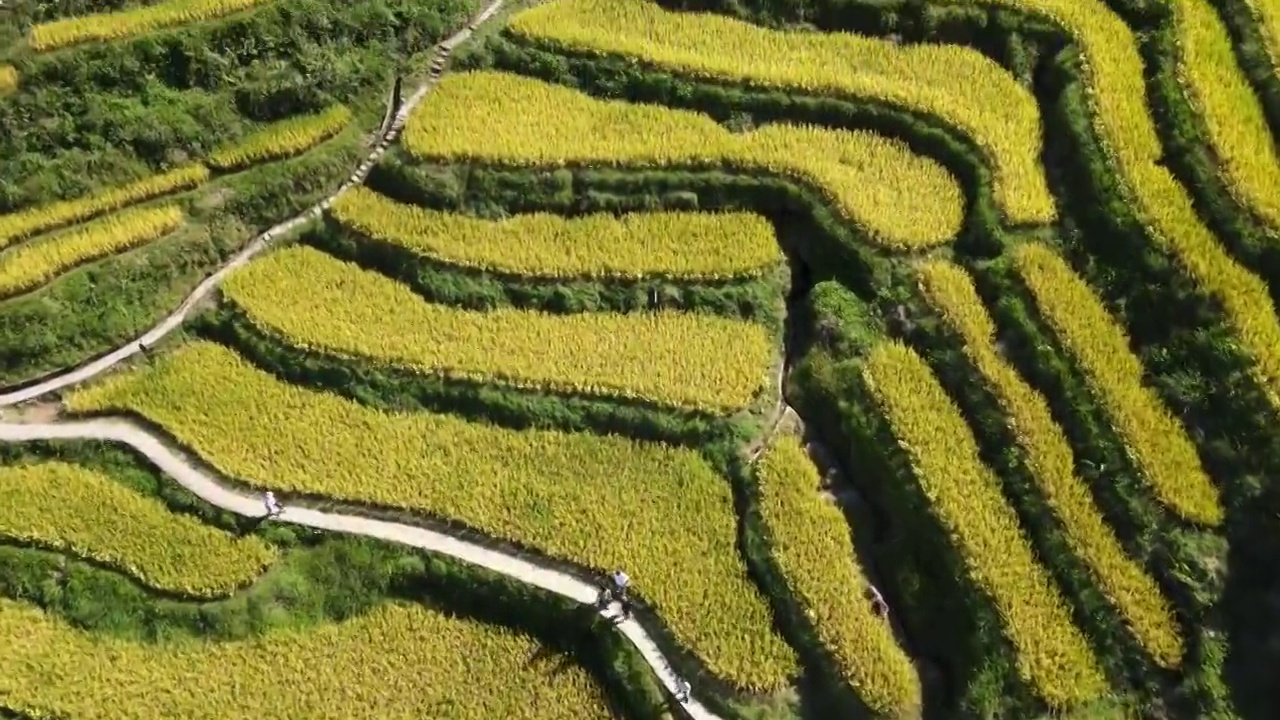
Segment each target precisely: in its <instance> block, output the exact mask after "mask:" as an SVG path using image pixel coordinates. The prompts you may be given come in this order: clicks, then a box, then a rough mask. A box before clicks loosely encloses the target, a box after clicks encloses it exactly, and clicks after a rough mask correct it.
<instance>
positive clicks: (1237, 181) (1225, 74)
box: [1169, 0, 1280, 229]
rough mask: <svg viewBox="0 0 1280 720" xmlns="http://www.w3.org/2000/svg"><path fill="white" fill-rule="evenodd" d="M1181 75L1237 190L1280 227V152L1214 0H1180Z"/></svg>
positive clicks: (1230, 185)
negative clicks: (1237, 58)
mask: <svg viewBox="0 0 1280 720" xmlns="http://www.w3.org/2000/svg"><path fill="white" fill-rule="evenodd" d="M1169 7H1170V9H1171V10H1173V14H1174V17H1175V19H1176V25H1175V27H1176V29H1177V36H1178V48H1179V50H1180V52H1179V54H1178V78H1179V79H1180V80H1181V81H1182V85H1183V86H1184V87H1185V88H1186V90H1187V94H1188V97H1189V99H1190V100H1191V101H1192V104H1193V105H1195V106H1196V109H1197V110H1198V111H1199V112H1198V113H1197V114H1198V115H1199V116H1200V118H1201V119H1202V120H1203V122H1204V124H1205V129H1206V130H1207V133H1208V136H1207V139H1208V141H1209V144H1210V145H1212V147H1213V154H1214V155H1215V157H1216V159H1217V162H1218V164H1219V166H1220V168H1221V170H1222V173H1223V175H1224V176H1225V179H1226V181H1227V182H1226V185H1227V187H1228V188H1229V189H1230V190H1231V192H1232V194H1233V195H1235V196H1236V198H1237V199H1238V200H1239V201H1240V202H1241V203H1242V204H1244V205H1246V206H1248V207H1250V208H1253V209H1254V210H1255V211H1257V212H1258V214H1259V215H1261V216H1262V218H1263V219H1264V220H1265V221H1266V222H1267V223H1268V224H1270V225H1271V227H1272V228H1277V229H1280V198H1278V197H1276V193H1275V188H1276V187H1280V156H1277V153H1276V148H1275V144H1274V143H1273V142H1272V140H1271V131H1270V129H1269V128H1268V127H1267V120H1266V117H1265V116H1264V115H1263V112H1262V103H1260V102H1259V101H1258V97H1257V96H1256V95H1254V92H1253V87H1252V86H1250V85H1249V80H1248V78H1246V77H1245V75H1244V72H1243V71H1242V70H1241V69H1240V65H1239V63H1237V62H1236V55H1235V49H1234V48H1233V47H1232V41H1231V35H1230V34H1229V33H1228V31H1227V27H1226V25H1224V24H1223V22H1222V19H1221V18H1219V17H1218V13H1217V11H1216V10H1215V9H1214V7H1213V5H1211V4H1210V3H1209V1H1208V0H1174V1H1173V2H1171V3H1169Z"/></svg>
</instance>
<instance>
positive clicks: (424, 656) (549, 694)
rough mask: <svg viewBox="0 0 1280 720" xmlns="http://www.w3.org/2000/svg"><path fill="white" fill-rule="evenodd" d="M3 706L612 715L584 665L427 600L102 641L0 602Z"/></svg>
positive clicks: (147, 712)
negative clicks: (239, 635) (226, 635)
mask: <svg viewBox="0 0 1280 720" xmlns="http://www.w3.org/2000/svg"><path fill="white" fill-rule="evenodd" d="M0 647H4V649H5V651H4V652H3V653H0V705H3V706H5V707H8V708H10V709H13V710H15V711H18V712H21V713H22V714H23V715H24V716H28V715H29V716H31V717H41V718H44V717H60V718H77V720H151V719H153V718H184V720H241V719H242V718H250V717H262V718H278V719H279V720H313V719H314V718H323V717H339V716H341V717H343V718H349V719H350V720H361V719H366V718H367V719H368V720H374V719H375V718H376V719H377V720H384V719H387V718H419V717H421V718H425V717H435V718H446V717H447V718H450V720H481V719H482V718H483V719H484V720H490V718H506V719H509V720H570V719H572V720H580V719H582V718H592V719H599V720H608V719H609V718H613V717H614V715H613V714H612V713H611V712H610V711H609V706H608V703H607V701H606V699H605V696H604V693H603V692H602V689H601V688H600V687H599V686H598V685H596V684H595V682H594V681H593V680H592V677H591V675H590V674H589V673H588V672H587V671H586V670H585V669H584V668H582V667H581V666H579V665H577V664H575V663H572V662H568V663H564V662H561V661H560V660H561V658H559V657H557V656H555V655H554V654H553V655H552V656H551V657H550V658H548V659H547V661H546V662H538V661H537V658H538V656H539V655H540V654H542V653H545V650H544V649H543V648H542V647H541V646H540V645H539V644H538V643H537V642H536V641H534V640H533V639H531V638H529V637H528V636H525V635H520V634H516V633H514V632H512V631H511V630H508V629H506V628H502V627H498V626H492V625H482V624H480V623H478V622H475V621H473V620H467V619H464V618H460V617H454V616H451V615H449V614H446V613H443V612H440V611H436V610H431V609H428V608H426V607H423V606H421V605H408V604H403V605H402V604H388V605H383V606H381V607H378V608H375V609H373V610H371V611H369V612H366V613H364V614H363V615H360V616H357V617H355V618H353V619H349V620H346V621H343V622H341V623H334V624H328V625H321V626H319V627H312V628H300V629H290V630H278V631H274V632H270V633H269V634H267V635H266V636H264V637H261V638H253V639H249V640H240V641H234V642H221V643H220V642H213V641H208V640H204V641H200V640H194V639H181V640H168V641H165V642H162V643H159V644H143V643H138V642H133V641H130V640H121V639H114V638H108V637H101V636H98V635H95V634H91V633H87V632H85V631H83V630H80V629H77V628H75V627H73V626H71V625H69V624H68V623H67V622H66V621H64V620H61V619H59V618H56V617H53V616H50V615H47V614H45V613H44V612H42V611H41V610H39V609H37V608H35V607H32V606H30V605H24V604H21V603H18V602H14V601H12V600H8V599H0Z"/></svg>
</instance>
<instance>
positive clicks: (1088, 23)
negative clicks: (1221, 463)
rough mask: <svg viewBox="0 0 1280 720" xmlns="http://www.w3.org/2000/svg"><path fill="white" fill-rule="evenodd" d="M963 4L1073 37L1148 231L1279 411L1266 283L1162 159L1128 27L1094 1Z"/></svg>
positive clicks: (1278, 324) (1278, 336)
mask: <svg viewBox="0 0 1280 720" xmlns="http://www.w3.org/2000/svg"><path fill="white" fill-rule="evenodd" d="M969 2H971V3H975V4H980V5H995V6H1001V7H1009V8H1013V9H1016V10H1022V11H1026V12H1031V13H1033V14H1037V15H1041V16H1044V17H1046V18H1048V19H1049V20H1051V21H1053V22H1056V23H1058V24H1060V25H1061V26H1062V27H1064V28H1065V29H1066V30H1067V31H1068V32H1070V33H1071V34H1072V35H1074V36H1075V37H1076V39H1077V41H1078V42H1079V43H1080V45H1081V46H1082V48H1083V51H1084V55H1085V57H1086V58H1087V59H1088V62H1087V63H1086V64H1085V70H1086V72H1087V74H1088V76H1087V77H1086V78H1085V79H1086V81H1087V82H1088V84H1089V93H1088V100H1089V103H1090V106H1091V109H1092V115H1093V123H1094V127H1095V129H1096V131H1097V133H1098V135H1099V136H1100V137H1101V139H1102V142H1103V145H1104V148H1105V150H1106V152H1107V153H1108V155H1109V156H1110V157H1111V159H1112V161H1113V162H1115V164H1116V166H1117V168H1118V170H1119V171H1120V174H1121V176H1122V177H1123V182H1124V183H1125V184H1126V185H1127V186H1128V190H1129V191H1130V192H1131V194H1132V198H1133V200H1134V203H1135V204H1134V210H1135V212H1136V213H1137V215H1138V217H1139V218H1140V219H1141V220H1142V222H1143V223H1144V224H1145V225H1146V226H1147V230H1148V232H1147V234H1148V235H1149V236H1150V237H1151V238H1152V239H1153V240H1154V241H1155V242H1156V243H1157V245H1158V246H1159V247H1160V249H1161V250H1163V251H1165V252H1168V253H1169V254H1170V255H1171V256H1172V257H1173V258H1175V259H1176V260H1177V261H1178V262H1179V263H1180V264H1181V265H1182V267H1183V268H1184V269H1185V271H1186V272H1187V273H1188V275H1189V277H1191V278H1192V279H1193V280H1194V281H1195V282H1196V283H1197V284H1198V285H1199V286H1200V287H1201V288H1202V289H1203V290H1204V292H1206V293H1207V294H1209V295H1210V296H1212V297H1213V298H1214V299H1216V300H1217V301H1218V302H1219V303H1220V304H1221V305H1222V308H1223V310H1224V312H1225V315H1226V318H1227V321H1228V323H1229V324H1230V325H1231V326H1232V327H1233V328H1234V329H1235V332H1236V333H1237V335H1238V337H1239V339H1240V344H1241V346H1242V349H1243V350H1244V351H1245V352H1246V353H1247V354H1248V355H1250V356H1251V357H1252V358H1253V360H1254V366H1253V368H1252V372H1253V375H1254V377H1255V378H1256V379H1257V381H1258V383H1259V384H1260V385H1261V387H1262V389H1263V391H1264V392H1265V393H1266V395H1267V398H1268V400H1269V401H1270V403H1271V404H1272V406H1273V407H1274V408H1276V409H1277V410H1280V319H1278V318H1277V317H1276V311H1275V308H1274V306H1273V305H1272V302H1271V296H1270V294H1269V293H1268V291H1267V286H1266V283H1264V282H1263V281H1262V280H1261V278H1259V277H1258V276H1257V275H1254V274H1253V273H1251V272H1249V271H1248V270H1246V269H1245V268H1244V267H1243V266H1241V265H1240V264H1239V263H1237V262H1236V261H1235V260H1234V259H1232V257H1231V256H1230V254H1229V253H1227V251H1226V250H1225V249H1224V248H1223V247H1222V245H1221V244H1220V243H1219V242H1218V240H1217V238H1215V237H1214V235H1213V233H1212V232H1211V231H1210V230H1209V228H1208V227H1206V226H1205V225H1204V223H1203V222H1201V221H1200V218H1199V217H1198V216H1197V215H1196V210H1195V207H1194V206H1193V204H1192V201H1191V197H1190V195H1188V194H1187V191H1186V189H1185V188H1183V187H1182V185H1180V184H1179V183H1178V181H1177V180H1176V179H1175V178H1174V177H1173V175H1172V174H1170V172H1169V170H1168V169H1166V168H1165V167H1164V165H1163V164H1162V162H1163V157H1164V150H1163V148H1162V147H1161V144H1160V139H1159V136H1158V135H1157V134H1156V128H1155V125H1154V124H1153V121H1152V117H1151V112H1150V108H1149V107H1148V106H1147V105H1146V86H1145V81H1144V78H1143V64H1142V56H1141V55H1140V54H1139V52H1138V47H1137V45H1136V41H1135V38H1134V36H1133V33H1132V32H1130V30H1129V28H1128V26H1126V25H1125V24H1124V21H1123V20H1122V19H1121V18H1119V17H1118V16H1116V15H1115V14H1114V13H1112V12H1110V11H1109V10H1108V9H1107V8H1106V6H1105V5H1104V4H1103V3H1102V2H1100V1H1099V0H969Z"/></svg>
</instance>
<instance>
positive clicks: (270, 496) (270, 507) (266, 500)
mask: <svg viewBox="0 0 1280 720" xmlns="http://www.w3.org/2000/svg"><path fill="white" fill-rule="evenodd" d="M262 504H263V505H266V506H267V517H277V516H279V515H280V513H281V512H282V511H283V510H284V508H282V507H280V503H278V502H276V494H275V493H273V492H271V491H270V490H268V491H267V492H266V493H265V494H264V495H263V496H262Z"/></svg>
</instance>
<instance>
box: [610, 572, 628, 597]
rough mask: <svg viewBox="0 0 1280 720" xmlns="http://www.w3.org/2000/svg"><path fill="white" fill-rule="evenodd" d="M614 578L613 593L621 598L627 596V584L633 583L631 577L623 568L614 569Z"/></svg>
mask: <svg viewBox="0 0 1280 720" xmlns="http://www.w3.org/2000/svg"><path fill="white" fill-rule="evenodd" d="M610 579H612V580H613V593H614V595H615V596H616V597H617V598H618V599H619V600H621V599H623V598H625V597H626V596H627V586H629V585H630V584H631V578H630V577H629V576H628V575H627V574H626V573H625V572H623V571H621V570H614V571H613V575H612V576H611V577H610Z"/></svg>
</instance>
